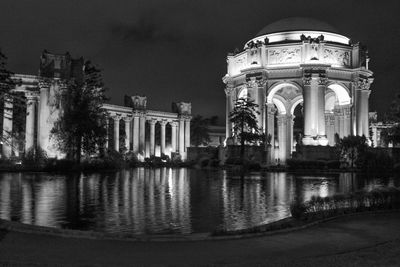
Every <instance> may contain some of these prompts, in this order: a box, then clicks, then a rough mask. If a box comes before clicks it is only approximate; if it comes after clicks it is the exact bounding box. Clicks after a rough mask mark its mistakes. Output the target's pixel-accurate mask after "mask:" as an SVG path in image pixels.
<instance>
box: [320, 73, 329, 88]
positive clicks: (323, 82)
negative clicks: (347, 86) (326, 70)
mask: <svg viewBox="0 0 400 267" xmlns="http://www.w3.org/2000/svg"><path fill="white" fill-rule="evenodd" d="M327 83H328V78H326V76H325V75H321V76H319V77H318V86H326V85H327Z"/></svg>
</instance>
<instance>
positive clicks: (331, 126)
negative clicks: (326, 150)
mask: <svg viewBox="0 0 400 267" xmlns="http://www.w3.org/2000/svg"><path fill="white" fill-rule="evenodd" d="M325 125H326V137H327V138H328V144H329V145H330V146H333V145H335V115H334V114H333V113H325Z"/></svg>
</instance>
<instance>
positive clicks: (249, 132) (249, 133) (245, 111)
mask: <svg viewBox="0 0 400 267" xmlns="http://www.w3.org/2000/svg"><path fill="white" fill-rule="evenodd" d="M257 107H258V105H257V104H255V103H254V101H253V100H249V99H245V98H239V99H238V100H237V101H236V103H235V106H234V108H233V110H232V112H231V113H230V114H229V120H230V122H232V123H233V132H234V136H235V137H237V138H238V140H239V141H240V159H241V161H242V162H243V159H244V145H245V144H246V143H250V144H252V143H255V142H257V141H259V140H260V138H261V137H260V132H259V129H258V125H257V118H256V114H259V112H258V111H256V108H257Z"/></svg>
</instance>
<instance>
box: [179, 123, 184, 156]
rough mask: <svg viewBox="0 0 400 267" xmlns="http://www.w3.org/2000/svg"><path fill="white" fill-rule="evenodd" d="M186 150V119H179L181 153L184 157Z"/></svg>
mask: <svg viewBox="0 0 400 267" xmlns="http://www.w3.org/2000/svg"><path fill="white" fill-rule="evenodd" d="M184 152H185V120H184V119H183V118H180V119H179V154H180V155H181V157H182V158H183V157H184Z"/></svg>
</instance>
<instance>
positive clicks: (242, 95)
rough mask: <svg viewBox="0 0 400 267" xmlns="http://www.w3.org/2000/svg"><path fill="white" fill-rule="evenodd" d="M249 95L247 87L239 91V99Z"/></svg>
mask: <svg viewBox="0 0 400 267" xmlns="http://www.w3.org/2000/svg"><path fill="white" fill-rule="evenodd" d="M248 95H249V91H248V90H247V88H246V87H245V88H243V89H242V90H240V91H239V93H238V96H237V98H238V99H239V98H244V99H247V97H248Z"/></svg>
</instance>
